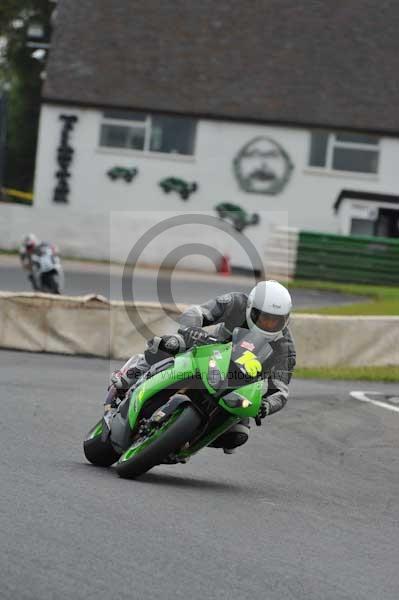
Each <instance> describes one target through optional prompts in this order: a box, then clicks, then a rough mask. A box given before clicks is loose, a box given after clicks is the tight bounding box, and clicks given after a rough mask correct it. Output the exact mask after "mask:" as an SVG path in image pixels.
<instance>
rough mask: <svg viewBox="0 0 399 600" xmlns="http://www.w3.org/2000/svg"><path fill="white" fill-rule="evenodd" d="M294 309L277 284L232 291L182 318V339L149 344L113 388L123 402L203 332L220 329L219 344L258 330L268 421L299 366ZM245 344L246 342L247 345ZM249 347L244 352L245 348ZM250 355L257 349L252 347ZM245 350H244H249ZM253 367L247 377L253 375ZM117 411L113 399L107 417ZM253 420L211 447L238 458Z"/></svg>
mask: <svg viewBox="0 0 399 600" xmlns="http://www.w3.org/2000/svg"><path fill="white" fill-rule="evenodd" d="M291 308H292V301H291V296H290V294H289V292H288V290H287V289H286V288H285V287H284V286H283V285H281V284H280V283H279V282H277V281H273V280H269V281H261V282H259V283H258V284H257V285H256V286H255V287H254V288H253V289H252V290H251V292H250V294H249V295H247V294H244V293H240V292H232V293H229V294H224V295H222V296H218V297H217V298H215V299H212V300H209V301H208V302H206V303H204V304H201V305H194V306H190V307H189V308H188V309H186V310H185V311H184V312H183V314H182V315H181V316H180V319H179V322H180V324H181V325H182V326H183V329H180V330H179V333H178V334H174V335H168V336H162V337H158V336H156V337H154V338H153V339H152V340H150V341H149V342H148V343H147V348H146V350H145V352H144V354H138V355H135V356H133V357H132V358H131V359H130V360H129V361H128V362H127V363H126V364H125V365H124V366H123V367H122V369H121V370H120V371H118V372H116V373H114V374H113V375H112V377H111V383H112V384H113V385H112V386H111V388H112V389H113V390H116V395H117V396H119V397H120V398H121V397H123V396H124V395H125V393H126V391H127V390H128V389H129V388H130V387H131V385H133V383H134V382H135V381H136V380H137V379H138V378H139V377H140V376H141V375H143V373H145V372H146V371H147V370H148V369H149V368H150V366H151V365H152V364H155V363H156V362H158V361H160V360H162V359H163V358H166V357H168V356H171V355H175V354H178V353H180V352H184V351H185V350H187V349H188V348H190V347H192V346H193V345H195V343H196V342H197V341H200V340H201V337H202V336H204V338H205V336H207V335H208V333H207V332H205V331H203V330H202V327H207V326H211V325H212V326H216V327H215V328H214V331H213V333H212V335H214V336H215V337H216V338H217V339H218V340H219V341H226V342H227V341H230V340H231V337H232V333H233V330H234V328H235V327H242V328H246V329H249V330H252V331H254V332H256V333H257V334H259V335H260V336H261V337H262V343H263V341H264V345H265V346H268V351H267V352H266V354H265V355H266V356H267V358H266V360H265V361H264V363H263V364H262V366H261V368H262V373H261V376H262V378H263V400H262V405H261V408H260V411H259V417H260V418H265V417H267V416H269V415H271V414H273V413H275V412H278V411H279V410H281V409H282V408H283V407H284V405H285V404H286V402H287V399H288V386H289V383H290V380H291V377H292V373H293V370H294V367H295V362H296V351H295V345H294V341H293V338H292V336H291V333H290V331H289V328H288V321H289V316H290V312H291ZM243 344H245V342H243ZM243 348H244V347H243ZM245 348H246V349H247V351H248V352H249V353H250V352H251V348H249V347H248V348H247V347H246V346H245ZM245 348H244V350H245ZM250 368H251V364H250V363H248V368H247V372H248V374H250V375H253V374H252V373H251V372H250V370H248V369H250ZM116 406H117V400H116V397H115V395H114V396H113V397H112V393H111V395H109V396H108V398H107V401H106V404H105V407H104V408H105V417H106V416H107V414H108V413H110V412H111V411H113V410H114V409H115V408H116ZM248 433H249V420H247V419H244V420H242V421H241V422H240V423H238V424H237V425H233V427H231V428H230V429H229V430H228V431H227V432H225V433H224V434H223V435H221V436H220V437H219V438H218V439H217V440H216V441H214V442H213V443H212V444H211V445H212V446H213V447H218V448H223V449H224V451H225V453H228V454H230V453H232V452H233V450H234V448H236V447H238V446H241V445H242V444H244V443H245V442H246V441H247V440H248Z"/></svg>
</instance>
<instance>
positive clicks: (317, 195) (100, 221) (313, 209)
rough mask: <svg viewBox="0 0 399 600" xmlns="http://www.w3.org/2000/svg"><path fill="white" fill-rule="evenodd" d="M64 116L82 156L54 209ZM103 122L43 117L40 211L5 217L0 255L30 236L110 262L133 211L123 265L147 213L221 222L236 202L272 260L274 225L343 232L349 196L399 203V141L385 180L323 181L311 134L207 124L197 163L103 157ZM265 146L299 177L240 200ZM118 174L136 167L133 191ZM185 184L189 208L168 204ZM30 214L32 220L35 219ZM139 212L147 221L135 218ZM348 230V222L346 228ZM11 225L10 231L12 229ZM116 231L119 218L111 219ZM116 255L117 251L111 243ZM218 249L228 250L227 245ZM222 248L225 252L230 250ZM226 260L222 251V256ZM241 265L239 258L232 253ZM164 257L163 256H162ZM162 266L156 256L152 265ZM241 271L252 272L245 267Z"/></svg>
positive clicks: (83, 113) (383, 169)
mask: <svg viewBox="0 0 399 600" xmlns="http://www.w3.org/2000/svg"><path fill="white" fill-rule="evenodd" d="M61 114H68V115H72V114H73V115H76V116H77V117H78V121H77V123H76V124H75V126H74V129H73V130H72V132H71V133H70V135H69V143H70V145H71V146H72V147H73V148H74V149H75V154H74V157H73V161H72V163H71V165H70V167H69V169H70V171H71V174H72V176H71V177H70V179H69V184H70V186H71V192H70V195H69V203H68V204H65V205H63V204H58V205H57V204H54V203H53V201H52V197H53V192H54V188H55V186H56V183H57V180H56V178H55V173H56V171H57V170H58V169H59V167H58V165H57V162H56V157H57V148H58V146H59V144H60V137H61V131H62V126H63V124H62V122H61V121H60V120H59V116H60V115H61ZM100 124H101V112H100V111H96V110H90V109H77V108H71V107H70V108H68V107H63V106H50V105H44V106H43V108H42V113H41V121H40V132H39V145H38V153H37V163H36V178H35V189H34V197H35V205H34V207H33V208H25V207H20V206H13V207H8V206H1V207H0V235H1V242H0V246H3V247H10V246H11V245H15V243H16V242H17V241H18V240H19V239H20V237H21V235H22V234H23V233H25V231H26V227H27V224H30V225H31V226H30V227H28V229H29V230H35V231H37V232H38V234H39V235H41V236H42V237H45V238H47V239H55V240H57V241H58V243H59V244H60V246H61V247H62V249H63V250H64V251H65V252H66V253H68V254H74V255H79V254H80V255H82V256H92V257H98V258H106V257H107V256H108V254H109V250H110V239H111V238H113V239H114V240H115V239H116V238H117V237H118V236H116V238H115V235H114V234H112V235H111V230H110V219H111V217H112V213H113V211H124V212H126V211H133V215H132V216H131V219H128V220H127V221H126V217H125V216H124V217H123V215H122V213H121V215H120V228H121V236H120V237H121V238H122V237H123V236H122V230H123V235H124V236H125V237H126V236H127V237H128V238H129V240H128V242H129V243H126V244H125V246H124V248H122V246H123V244H121V241H120V240H118V243H117V246H121V248H120V250H118V252H119V253H120V254H121V255H123V254H124V253H126V250H127V249H128V248H129V247H130V245H131V243H132V241H134V239H135V238H136V237H137V235H138V231H139V230H140V231H142V227H139V225H138V219H139V218H143V217H142V211H148V214H147V216H146V218H145V219H144V221H143V223H144V222H145V223H147V224H150V223H157V222H158V221H159V219H160V216H161V215H160V211H166V212H171V213H177V212H181V211H184V212H190V211H203V212H207V213H208V212H209V213H210V214H215V213H214V211H213V208H214V206H215V205H216V204H218V203H220V202H231V203H234V204H238V205H240V206H242V207H243V208H245V209H246V210H247V211H248V212H249V213H252V212H257V213H260V214H261V218H262V222H261V224H260V225H259V226H255V227H249V228H247V229H246V230H245V234H246V235H247V236H248V237H250V238H251V239H252V240H253V241H254V243H255V244H256V246H257V247H258V248H259V250H260V251H263V250H264V247H265V244H266V242H267V237H268V234H269V228H270V225H273V224H279V225H284V226H290V227H299V228H301V229H307V230H318V231H327V232H328V231H329V232H334V233H339V232H344V231H343V229H344V228H345V222H344V223H343V224H340V220H339V217H338V216H337V215H336V214H335V213H334V211H333V204H334V202H335V200H336V198H337V196H338V194H339V192H340V191H341V190H342V189H353V190H361V191H369V192H373V191H375V192H381V193H397V176H396V164H397V163H398V159H399V140H396V139H388V138H383V139H382V140H381V151H380V170H379V171H380V172H379V174H378V175H377V176H369V175H354V174H344V175H341V174H332V173H328V174H327V173H320V172H317V171H315V170H312V169H309V168H308V166H307V159H308V152H309V142H310V134H309V132H308V131H307V130H302V129H293V128H283V127H268V126H262V125H252V124H251V125H249V124H239V123H238V124H237V123H229V122H216V121H209V120H203V121H201V122H200V123H199V124H198V130H197V141H196V151H195V157H193V158H190V157H183V158H182V157H175V156H171V155H159V154H157V155H144V154H143V153H140V152H134V151H121V150H110V149H104V148H99V146H98V141H99V133H100ZM257 136H267V137H271V138H273V139H274V140H276V141H277V142H278V143H279V144H280V145H281V146H282V147H283V148H284V149H285V151H286V152H287V153H288V154H289V156H290V158H291V160H292V162H293V164H294V170H293V172H292V175H291V178H290V181H289V182H288V184H287V185H286V187H285V188H284V190H283V191H282V192H281V193H280V194H278V195H276V196H270V195H261V194H252V193H246V192H244V191H242V190H241V189H240V187H239V185H238V183H237V181H236V178H235V176H234V172H233V159H234V157H235V156H236V154H237V153H238V152H239V150H240V149H241V148H242V147H243V146H244V145H245V144H246V143H247V142H249V141H250V140H251V139H253V138H255V137H257ZM114 166H125V167H133V166H134V167H137V168H138V169H139V174H138V176H137V177H136V178H135V179H134V180H133V182H132V183H126V182H124V181H116V182H112V181H111V180H110V179H109V178H108V177H107V175H106V172H107V171H108V170H109V169H110V168H112V167H114ZM170 176H175V177H180V178H182V179H185V180H187V181H196V182H198V184H199V190H198V191H197V192H195V193H194V194H192V195H191V196H190V198H189V200H188V201H186V202H184V201H182V200H181V199H180V197H179V196H178V195H177V194H175V193H173V192H172V193H170V194H168V195H166V194H165V193H164V192H163V191H162V189H161V188H160V187H159V181H160V180H162V179H163V178H165V177H170ZM27 211H28V212H27ZM135 211H141V216H139V215H138V214H137V215H136V217H135V216H134V212H135ZM344 221H345V220H344ZM7 222H8V224H7ZM113 222H114V223H115V218H113ZM207 239H208V243H212V244H215V245H217V243H218V238H217V236H216V237H214V236H213V235H212V234H210V235H209V234H208V235H207ZM113 245H114V250H115V243H114V242H113ZM219 246H220V244H219ZM222 246H223V244H222ZM221 249H222V250H223V248H221ZM227 249H228V250H229V251H230V252H231V254H232V255H233V258H234V260H235V262H237V261H238V262H240V257H239V251H235V250H232V249H229V248H227ZM159 251H160V252H161V253H162V247H161V246H160V247H159V249H158V252H159ZM154 256H156V252H155V253H154V254H153V255H152V257H154ZM241 262H244V263H245V262H246V261H245V260H244V259H243V260H241Z"/></svg>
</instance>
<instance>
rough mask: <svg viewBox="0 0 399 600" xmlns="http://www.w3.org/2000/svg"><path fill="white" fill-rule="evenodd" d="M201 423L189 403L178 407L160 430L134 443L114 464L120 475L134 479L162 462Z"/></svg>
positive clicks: (188, 438)
mask: <svg viewBox="0 0 399 600" xmlns="http://www.w3.org/2000/svg"><path fill="white" fill-rule="evenodd" d="M200 424H201V417H200V416H199V414H198V413H197V412H196V410H195V409H194V408H193V407H192V406H190V405H188V406H185V407H184V408H183V409H182V408H180V409H177V411H176V412H174V413H173V414H172V415H171V416H170V418H169V419H168V421H166V423H164V424H163V425H162V426H161V427H160V429H159V430H155V431H154V432H152V433H151V434H149V435H148V436H147V437H145V438H140V439H139V440H137V441H136V442H134V443H133V444H132V445H131V446H130V448H129V449H128V450H127V451H126V452H125V453H124V454H123V455H122V456H121V458H120V459H119V462H118V464H117V465H116V466H115V468H116V471H117V473H118V475H119V477H124V478H128V479H134V478H135V477H138V476H139V475H142V474H143V473H146V472H147V471H149V470H150V469H152V468H153V467H155V466H156V465H159V464H160V463H162V462H163V461H164V460H165V458H167V457H168V456H169V455H170V454H174V453H176V452H177V451H179V450H180V448H181V447H182V446H183V445H184V444H185V443H186V442H188V441H189V440H190V439H191V438H192V436H193V435H194V433H195V431H196V430H197V429H198V427H199V425H200Z"/></svg>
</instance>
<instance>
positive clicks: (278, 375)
mask: <svg viewBox="0 0 399 600" xmlns="http://www.w3.org/2000/svg"><path fill="white" fill-rule="evenodd" d="M295 363H296V352H295V347H294V343H293V341H292V339H291V337H289V339H288V340H287V342H286V343H284V344H283V348H282V350H281V351H280V352H279V353H278V355H277V357H276V359H275V364H274V365H273V368H272V371H271V374H270V375H269V377H268V378H267V379H265V381H264V387H263V403H264V405H265V409H266V416H267V415H272V414H273V413H275V412H278V411H279V410H281V409H282V408H283V407H284V406H285V404H286V402H287V399H288V386H289V383H290V381H291V377H292V373H293V372H294V368H295Z"/></svg>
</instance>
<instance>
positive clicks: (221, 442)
mask: <svg viewBox="0 0 399 600" xmlns="http://www.w3.org/2000/svg"><path fill="white" fill-rule="evenodd" d="M249 429H250V425H249V419H248V418H247V419H241V421H239V423H236V424H235V425H233V426H232V427H230V429H228V430H227V431H225V432H224V433H222V435H220V436H219V437H218V438H216V440H214V441H213V442H211V443H210V444H209V446H210V447H211V448H223V450H224V452H225V454H232V453H233V451H234V448H238V446H242V445H243V444H245V442H247V441H248V437H249Z"/></svg>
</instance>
